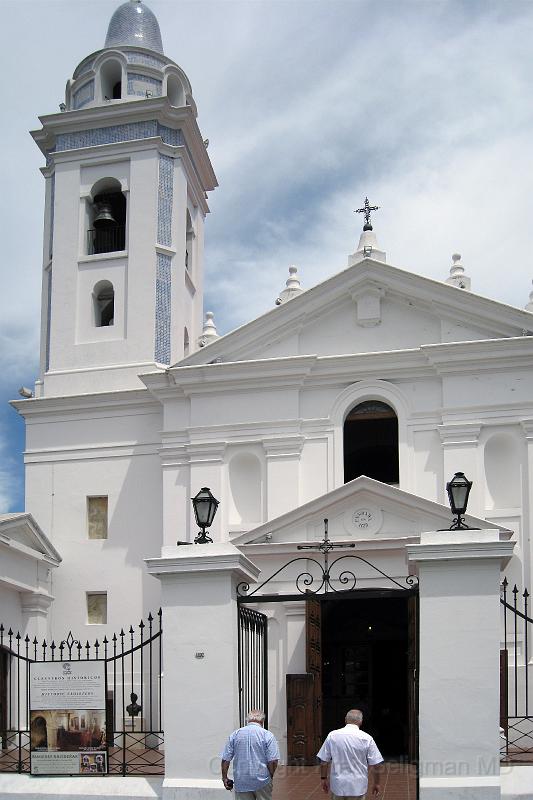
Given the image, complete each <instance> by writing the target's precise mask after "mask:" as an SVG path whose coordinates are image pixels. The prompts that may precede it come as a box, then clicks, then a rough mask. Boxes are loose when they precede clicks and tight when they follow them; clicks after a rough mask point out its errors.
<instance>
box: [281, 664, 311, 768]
mask: <svg viewBox="0 0 533 800" xmlns="http://www.w3.org/2000/svg"><path fill="white" fill-rule="evenodd" d="M313 700H314V679H313V676H312V675H311V674H310V673H304V674H303V675H287V763H288V764H289V766H292V767H294V766H307V765H309V764H314V763H315V758H314V755H315V752H316V751H315V750H314V738H313V729H314V726H313Z"/></svg>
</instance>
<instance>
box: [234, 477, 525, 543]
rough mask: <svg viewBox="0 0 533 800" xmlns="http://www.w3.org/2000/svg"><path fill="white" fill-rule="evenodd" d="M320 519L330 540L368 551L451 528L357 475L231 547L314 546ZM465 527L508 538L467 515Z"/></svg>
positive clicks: (440, 508) (399, 493) (427, 509)
mask: <svg viewBox="0 0 533 800" xmlns="http://www.w3.org/2000/svg"><path fill="white" fill-rule="evenodd" d="M324 519H327V520H328V528H329V537H330V539H331V540H332V541H340V542H350V541H357V542H360V543H361V544H363V543H367V544H368V545H370V546H372V547H376V546H378V547H380V546H391V545H392V546H394V542H395V541H396V542H397V544H398V545H400V543H405V542H406V540H415V541H416V540H417V539H418V538H419V537H420V534H421V533H422V532H425V531H435V530H439V529H446V528H449V527H450V525H451V523H452V516H451V512H450V508H449V507H448V506H445V505H441V504H440V503H435V502H433V501H431V500H426V499H425V498H423V497H418V496H417V495H414V494H411V493H409V492H405V491H403V490H402V489H398V488H397V487H394V486H389V485H388V484H385V483H380V482H379V481H375V480H373V479H372V478H367V477H366V476H362V477H360V478H356V479H355V480H353V481H350V482H349V483H346V484H344V486H341V487H339V488H338V489H334V490H333V491H331V492H328V493H327V494H324V495H321V496H320V497H317V498H316V499H315V500H311V501H310V502H309V503H305V504H304V505H302V506H300V507H299V508H296V509H294V510H293V511H289V512H288V513H286V514H283V515H282V516H280V517H277V518H276V519H273V520H270V521H269V522H266V523H264V524H263V525H260V526H259V527H257V528H254V530H252V531H248V532H247V533H243V534H239V535H237V536H235V537H234V538H233V539H232V542H233V544H235V545H236V546H237V547H243V546H245V545H255V544H257V545H265V544H268V545H272V546H274V545H276V544H277V545H289V544H295V545H297V544H299V543H304V542H306V543H309V542H319V541H321V540H322V538H323V536H324ZM466 523H467V524H468V525H469V526H470V527H472V528H484V529H487V528H493V529H498V530H501V531H502V535H503V536H504V537H507V534H509V535H510V532H509V531H506V530H505V529H503V528H501V526H499V525H494V523H491V522H487V521H486V520H484V519H479V518H477V517H474V516H470V515H467V516H466Z"/></svg>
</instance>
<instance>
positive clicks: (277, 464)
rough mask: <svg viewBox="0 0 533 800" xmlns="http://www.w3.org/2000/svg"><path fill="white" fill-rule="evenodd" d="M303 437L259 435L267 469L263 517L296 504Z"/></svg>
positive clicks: (270, 517) (272, 516)
mask: <svg viewBox="0 0 533 800" xmlns="http://www.w3.org/2000/svg"><path fill="white" fill-rule="evenodd" d="M303 444H304V437H303V436H300V435H294V436H276V437H272V438H268V439H263V447H264V450H265V457H266V472H267V489H266V491H267V519H274V518H275V517H279V516H280V515H281V514H284V513H285V512H286V511H291V510H292V509H293V508H296V507H297V506H298V505H299V500H300V498H299V482H300V481H299V476H300V457H301V453H302V448H303Z"/></svg>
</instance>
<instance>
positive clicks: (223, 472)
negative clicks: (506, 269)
mask: <svg viewBox="0 0 533 800" xmlns="http://www.w3.org/2000/svg"><path fill="white" fill-rule="evenodd" d="M40 121H41V125H42V127H41V128H40V129H39V130H37V131H35V132H33V134H32V135H33V137H34V139H35V141H36V143H37V145H38V146H39V148H40V149H41V151H42V153H43V157H44V159H45V162H46V164H45V166H44V167H43V169H42V172H43V175H44V179H45V183H46V194H45V221H44V246H43V291H42V325H41V355H40V374H39V376H38V379H37V380H36V384H35V392H34V397H32V398H30V399H23V400H17V401H14V402H13V406H14V407H15V408H16V410H17V411H18V413H19V414H21V415H22V416H23V417H24V420H25V424H26V451H25V456H24V458H25V466H26V509H25V512H24V513H23V514H19V515H7V516H5V517H1V518H0V544H2V547H3V557H4V552H5V553H6V554H7V553H9V560H6V562H5V564H6V568H5V569H4V570H3V572H4V573H5V575H4V577H3V578H2V579H1V580H0V602H1V605H2V614H1V615H0V616H1V617H2V619H1V620H0V621H1V622H3V624H4V625H7V626H11V628H12V629H13V630H15V629H17V630H19V631H20V632H21V634H22V635H23V636H25V635H26V634H27V635H29V636H30V638H31V639H32V640H33V638H34V637H37V638H38V639H39V641H40V640H41V639H42V638H46V639H47V641H48V642H50V641H54V642H56V643H59V642H61V641H64V640H65V639H66V637H67V634H68V633H69V632H72V634H73V635H74V637H76V639H79V640H80V641H83V642H85V640H91V641H92V640H94V639H95V638H97V639H99V640H100V642H101V641H102V640H103V639H104V637H106V638H108V639H109V640H111V637H112V636H113V634H114V633H115V632H117V631H119V630H120V629H122V628H125V626H129V625H130V624H136V621H138V620H139V619H145V618H146V617H147V615H148V613H149V612H153V613H155V612H157V609H158V608H159V607H162V608H163V631H164V635H163V659H164V677H163V678H162V681H161V683H160V685H161V686H162V706H163V712H162V713H163V725H164V729H165V779H164V783H162V788H161V789H160V792H161V794H162V796H165V797H168V798H174V797H175V798H177V800H179V798H182V800H185V798H187V800H190V799H191V798H211V797H213V798H214V797H215V795H217V796H218V795H220V792H221V791H224V789H223V787H222V784H221V783H220V782H219V781H218V779H217V778H216V775H214V773H213V759H214V758H215V756H216V755H217V753H218V750H217V748H218V747H219V745H220V743H221V741H222V740H223V737H224V732H225V731H227V730H230V729H231V728H232V726H233V725H235V724H237V722H238V717H239V700H240V705H241V706H242V705H243V703H244V702H245V701H246V700H247V697H248V696H247V695H246V694H244V696H243V692H245V691H248V690H250V686H252V685H255V684H254V682H255V683H257V684H258V683H260V682H261V681H263V685H262V686H260V687H259V688H258V689H257V692H258V694H257V695H253V693H252V694H251V695H250V698H252V697H255V696H257V697H258V698H259V699H261V701H262V702H263V703H264V704H267V705H268V724H269V727H270V729H271V730H272V731H273V732H274V733H275V735H276V736H277V738H278V740H279V742H280V746H281V751H282V760H283V762H284V763H294V764H296V763H304V762H305V763H310V762H309V758H310V754H311V753H312V750H313V747H314V746H315V744H316V741H315V740H318V738H320V737H321V736H322V735H323V732H324V730H327V729H330V728H331V727H337V726H338V725H339V724H340V723H341V721H342V716H343V714H344V712H345V710H346V709H345V705H346V704H348V705H347V707H350V706H351V705H353V704H354V703H355V702H356V701H357V702H358V703H359V705H362V706H364V709H365V713H366V714H367V715H368V718H369V720H370V721H371V727H372V726H373V730H374V731H375V732H376V739H377V740H378V743H379V740H380V738H381V740H382V741H383V742H384V749H385V751H387V754H388V755H390V756H391V757H395V758H403V759H407V760H409V759H410V760H413V761H418V762H419V764H420V777H419V783H420V785H419V791H420V797H421V798H422V800H452V798H453V799H454V800H460V799H461V800H462V799H463V798H464V799H465V800H466V798H467V797H468V798H476V800H478V799H479V800H496V799H497V798H500V797H508V798H512V797H526V796H528V795H527V791H530V794H532V793H533V766H531V767H529V768H528V767H527V766H520V767H514V772H513V770H511V769H510V768H508V770H507V773H508V774H506V775H502V774H501V770H500V762H499V753H500V745H501V740H500V736H499V731H498V728H499V710H500V705H499V704H500V680H501V675H500V662H499V658H500V649H501V646H502V641H503V640H502V634H501V630H500V626H501V613H500V612H501V608H500V599H499V594H500V581H501V580H502V579H503V577H504V575H505V576H506V577H507V580H508V582H509V584H510V585H511V586H513V585H514V584H516V585H517V586H518V587H521V588H523V587H526V586H529V585H530V584H531V570H532V562H533V554H532V549H531V536H532V529H533V370H532V365H533V313H532V311H533V306H531V305H528V307H527V308H526V309H525V310H522V309H518V308H514V307H510V306H507V305H504V304H502V303H499V302H497V301H495V300H491V299H488V298H486V297H482V296H479V295H477V294H475V292H474V291H472V290H471V287H470V278H469V277H468V275H467V274H466V272H465V270H464V268H463V266H462V264H461V260H460V257H459V256H454V263H453V266H452V269H451V273H450V276H449V277H448V278H447V279H446V280H444V281H442V282H440V281H436V280H431V279H428V278H424V277H422V276H420V275H416V274H413V273H411V272H408V271H406V270H405V269H400V268H398V267H396V266H394V265H393V264H391V263H389V261H388V259H387V256H386V254H385V252H384V251H383V250H382V249H381V246H380V244H379V243H378V240H377V237H376V235H375V233H374V230H373V228H372V224H371V221H370V217H369V214H368V213H367V214H366V215H365V220H366V222H365V225H364V228H363V232H362V233H361V236H360V239H359V242H358V244H356V246H355V248H354V252H353V253H352V254H351V255H349V257H348V262H347V265H346V266H344V265H339V266H338V267H337V268H336V269H332V276H331V277H329V278H328V279H326V280H325V281H323V282H322V283H320V284H319V285H317V286H315V287H313V288H311V289H308V290H306V291H302V289H301V287H300V284H299V281H298V277H297V274H296V272H295V271H294V269H292V270H291V274H290V277H289V280H288V281H287V289H286V290H285V291H284V292H282V293H281V295H280V298H279V302H278V304H277V305H275V306H274V307H273V308H272V310H271V311H269V312H267V313H266V314H264V315H262V316H260V317H259V318H257V319H255V320H253V321H251V322H249V323H247V324H245V325H243V326H242V327H240V328H238V329H237V330H235V331H233V332H231V333H229V334H227V335H225V336H218V335H217V332H216V329H215V327H214V322H213V318H212V315H211V314H208V315H207V316H206V318H205V322H204V313H203V229H204V224H205V221H206V217H207V214H208V212H209V207H208V193H209V192H211V191H213V190H214V189H215V188H216V186H217V180H216V176H215V173H214V170H213V166H212V165H211V161H210V158H209V155H208V151H207V148H206V143H205V142H204V140H203V138H202V135H201V132H200V130H199V127H198V124H197V111H196V105H195V102H194V99H193V96H192V89H191V85H190V83H189V80H188V78H187V76H186V75H185V73H184V72H183V70H182V69H181V68H180V67H179V66H178V65H177V64H175V63H174V62H173V61H172V60H171V59H170V58H168V57H167V56H166V55H165V54H164V53H163V46H162V41H161V35H160V31H159V27H158V24H157V20H156V19H155V16H154V15H153V14H152V12H151V11H150V10H149V9H148V8H147V7H146V6H144V5H143V4H141V3H140V2H137V1H136V0H135V1H134V0H130V2H127V3H124V4H123V5H122V6H120V7H119V8H118V9H117V11H116V13H115V14H114V16H113V18H112V20H111V22H110V25H109V29H108V34H107V39H106V43H105V46H104V48H103V49H102V50H99V51H98V52H96V53H93V54H91V55H89V56H88V57H86V58H84V59H83V61H82V62H81V63H80V64H79V66H78V67H77V68H76V70H75V71H74V74H73V78H72V79H71V80H69V81H68V83H67V88H66V96H65V103H64V104H62V109H61V111H60V112H58V113H55V114H50V115H47V116H44V117H41V118H40ZM347 249H348V248H347ZM458 472H460V473H464V474H465V475H466V476H467V478H468V479H469V480H470V481H472V483H473V485H472V490H471V493H470V497H469V504H468V512H467V514H466V518H465V522H466V525H468V526H469V527H468V528H465V529H464V530H458V531H449V530H447V529H449V528H450V525H451V524H452V515H451V512H450V508H449V506H448V500H447V497H446V483H447V482H448V481H449V480H450V479H451V478H452V476H453V475H454V474H455V473H458ZM202 487H209V489H210V491H211V492H212V494H213V495H214V497H215V498H216V499H217V500H218V501H219V503H220V505H219V508H218V511H217V513H216V515H215V517H214V520H213V523H212V525H211V527H210V528H209V535H210V537H211V539H212V540H213V543H212V544H205V545H200V544H194V543H193V540H194V538H195V536H196V535H197V526H196V524H195V519H194V513H193V508H192V504H191V498H192V497H194V496H195V495H196V494H197V492H198V491H199V490H200V489H201V488H202ZM324 520H327V521H328V522H327V531H328V537H329V542H330V543H331V544H332V545H334V546H335V549H334V550H331V551H329V550H328V546H329V545H328V544H327V543H328V539H326V546H323V547H322V550H320V549H316V550H314V551H312V552H311V551H309V552H307V553H306V554H305V555H304V553H303V548H309V546H313V547H318V545H319V544H320V542H324ZM177 542H179V543H180V544H177ZM325 553H327V559H329V561H324V554H325ZM6 559H7V555H6ZM338 559H340V560H338ZM334 562H335V563H334ZM325 565H326V566H325ZM329 567H331V572H329V571H328V570H329ZM243 584H248V587H247V588H246V587H244V586H243ZM317 589H318V593H317V594H316V595H314V594H313V592H314V591H315V590H317ZM343 591H344V592H345V594H344V595H343V594H342V593H343ZM254 592H255V594H254ZM246 597H248V602H246ZM313 598H314V602H315V605H314V606H313V602H312V601H313ZM317 604H318V605H317ZM238 607H240V608H241V612H240V616H239V612H238ZM243 608H244V609H252V610H253V611H254V612H259V615H258V619H259V618H262V619H264V618H266V620H265V628H264V631H265V633H266V635H265V638H264V640H263V645H264V646H265V648H266V653H267V655H266V656H265V659H264V661H262V660H261V659H259V660H257V661H256V662H254V663H251V662H250V664H251V665H250V664H248V663H247V662H246V659H247V658H248V655H247V654H246V653H245V652H244V651H243V646H244V645H243V643H245V642H246V640H245V639H243V638H242V636H241V631H240V630H239V620H241V617H242V613H243V612H242V609H243ZM244 613H246V612H244ZM313 614H315V616H314V617H313ZM316 615H318V616H316ZM167 620H168V624H167ZM313 620H314V621H313ZM313 625H314V630H315V634H316V636H317V637H318V638H317V639H316V640H311V641H310V639H309V637H310V635H311V636H312V631H313ZM520 630H522V629H520ZM317 631H318V632H317ZM317 642H318V644H317ZM517 642H519V645H520V646H519V648H518V650H517V648H516V646H515V647H514V656H513V658H514V659H515V660H514V661H512V659H511V661H510V662H509V663H508V665H507V666H508V668H509V670H510V672H509V674H510V675H511V679H512V678H513V675H514V680H515V684H516V683H517V675H518V671H517V669H515V663H517V662H516V659H517V658H518V657H519V658H520V659H521V661H520V665H519V666H520V670H519V672H520V675H521V676H522V677H523V676H524V675H525V674H527V673H528V659H529V657H528V652H527V647H526V652H524V647H523V645H524V641H523V637H522V633H520V634H518V633H517V632H516V631H515V634H514V639H513V645H516V643H517ZM0 655H1V652H0ZM313 658H315V661H314V662H313ZM2 663H4V662H2V660H1V659H0V667H1V666H2ZM5 664H6V665H5V669H6V670H7V669H8V667H7V661H6V662H5ZM247 670H251V672H252V673H253V674H252V675H251V676H250V675H248V676H246V671H247ZM313 673H315V674H314V675H313ZM6 674H7V673H6ZM141 675H142V669H141ZM173 675H174V679H173ZM305 676H311V678H309V679H308V680H307V683H306V678H305ZM532 678H533V673H532ZM141 680H142V677H141ZM246 681H248V684H249V685H247V687H248V688H247V689H245V688H243V687H244V685H245V683H246ZM318 682H320V690H318V689H317V685H318ZM2 691H3V690H2V685H1V682H0V693H1V692H2ZM4 691H7V690H6V689H5V687H4ZM250 691H251V690H250ZM306 691H307V692H308V695H307V699H306V695H305V692H306ZM521 691H522V690H521ZM525 691H526V693H527V691H528V689H527V685H526V690H525ZM299 693H300V694H299ZM302 698H303V699H302ZM523 699H524V697H523V696H522V695H521V697H520V701H521V702H522V700H523ZM525 699H526V700H527V697H526V698H525ZM316 703H318V704H319V706H320V714H321V716H322V722H321V723H319V722H318V721H317V720H318V719H319V716H320V715H317V713H318V712H317V706H316ZM213 704H216V707H217V708H218V709H219V711H218V715H219V717H220V719H219V721H217V722H216V723H215V724H213V725H212V729H210V732H209V733H208V734H206V732H205V724H206V719H207V715H208V711H209V709H212V708H213ZM450 709H453V713H450ZM178 710H179V711H178ZM241 711H242V708H241ZM298 714H300V715H303V716H300V717H298ZM517 716H518V714H517ZM520 716H524V717H525V718H527V717H528V714H527V711H526V714H521V715H520ZM183 719H186V721H187V725H186V726H185V727H184V726H183ZM310 720H311V721H310ZM2 723H3V725H4V727H5V726H6V720H5V719H4V720H3V721H2V719H0V728H1V727H2ZM302 725H303V728H302ZM306 725H307V726H308V727H307V729H306ZM299 726H300V727H299ZM531 733H533V724H532V726H531ZM527 736H529V734H527ZM200 740H201V741H202V742H203V747H200V748H199V747H197V746H196V745H197V743H198V741H200ZM191 741H194V742H195V747H194V748H193V747H191V744H190V742H191ZM187 748H188V749H189V750H191V752H190V753H188V757H187V759H186V761H187V763H186V764H185V765H184V760H183V758H182V756H183V752H184V751H187V752H188V749H187ZM531 749H532V750H533V739H532V741H531ZM315 752H316V751H315ZM215 760H216V759H215ZM431 764H433V765H434V766H433V767H431V766H430V765H431ZM435 764H440V765H442V764H450V765H452V766H450V767H449V770H448V772H447V771H446V768H445V767H442V768H437V767H435ZM457 764H462V765H464V764H466V767H461V766H459V767H457V768H455V767H454V766H453V765H457ZM424 765H425V767H424ZM0 766H1V758H0ZM528 769H529V770H531V772H530V773H528ZM519 770H521V771H520V772H519ZM4 777H5V776H3V775H2V773H1V772H0V789H1V788H2V780H3V779H4ZM528 782H529V786H530V787H531V789H530V790H529V789H527V791H526V790H523V787H524V786H526V787H527V785H528ZM42 785H43V786H44V784H42ZM10 787H12V784H10ZM5 791H6V797H7V796H11V794H9V793H8V791H7V789H6V790H5ZM9 791H13V792H14V793H15V790H13V789H12V788H10V789H9ZM32 791H37V789H35V786H34V785H33V784H32ZM77 791H79V790H73V791H72V793H73V795H75V794H76V792H77ZM158 791H159V789H158ZM19 794H20V792H19ZM101 796H104V795H103V794H102V795H101Z"/></svg>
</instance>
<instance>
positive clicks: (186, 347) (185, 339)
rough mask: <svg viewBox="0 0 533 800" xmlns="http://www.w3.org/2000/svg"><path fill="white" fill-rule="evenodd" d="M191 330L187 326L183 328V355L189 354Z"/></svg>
mask: <svg viewBox="0 0 533 800" xmlns="http://www.w3.org/2000/svg"><path fill="white" fill-rule="evenodd" d="M189 347H190V345H189V331H188V330H187V328H184V329H183V357H184V358H185V356H188V355H189Z"/></svg>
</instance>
